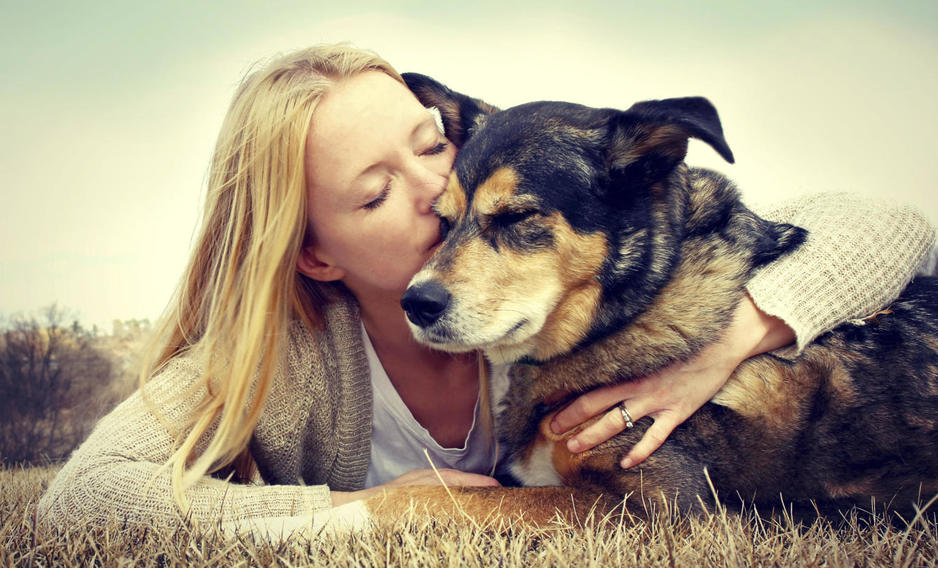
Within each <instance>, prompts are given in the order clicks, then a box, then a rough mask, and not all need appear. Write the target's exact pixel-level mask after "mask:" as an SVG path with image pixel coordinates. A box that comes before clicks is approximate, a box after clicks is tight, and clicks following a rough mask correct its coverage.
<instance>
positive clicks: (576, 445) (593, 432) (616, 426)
mask: <svg viewBox="0 0 938 568" xmlns="http://www.w3.org/2000/svg"><path fill="white" fill-rule="evenodd" d="M628 409H629V414H630V416H631V418H632V422H635V421H636V420H638V419H639V418H641V417H642V414H641V413H640V412H639V410H640V408H638V407H632V406H628ZM625 429H626V424H625V417H624V416H623V415H622V411H621V410H619V406H618V405H616V406H614V407H612V408H611V409H609V410H608V411H607V412H606V414H604V415H603V416H602V418H600V419H599V420H597V421H595V422H593V423H592V424H590V425H589V426H587V427H586V428H584V429H583V430H582V431H581V432H579V433H577V435H576V436H573V437H571V438H570V439H569V440H567V449H568V450H570V451H571V452H573V453H576V452H582V451H586V450H588V449H590V448H593V447H595V446H598V445H599V444H602V443H603V442H605V441H606V440H608V439H609V438H612V437H613V436H615V435H616V434H618V433H619V432H622V431H623V430H625Z"/></svg>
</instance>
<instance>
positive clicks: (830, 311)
mask: <svg viewBox="0 0 938 568" xmlns="http://www.w3.org/2000/svg"><path fill="white" fill-rule="evenodd" d="M753 209H755V210H756V211H757V212H758V213H759V214H760V215H762V216H763V217H765V218H766V219H769V220H772V221H776V222H784V223H791V224H793V225H797V226H799V227H803V228H805V229H807V230H808V232H809V234H808V238H807V241H806V242H805V243H804V244H803V245H802V246H801V247H799V248H798V249H797V250H795V251H794V252H792V253H791V254H788V255H786V256H783V257H782V258H780V259H778V260H776V261H774V262H772V263H771V264H769V265H767V266H765V267H764V268H762V269H761V270H760V271H759V272H758V273H757V274H756V275H755V276H754V277H753V279H752V280H751V281H750V282H749V284H748V285H747V291H748V292H749V295H750V296H751V297H752V299H753V301H754V302H755V304H756V306H758V307H759V309H761V310H762V311H764V312H766V313H768V314H770V315H773V316H776V317H778V318H781V319H782V320H784V321H785V323H786V324H788V325H789V327H791V328H792V329H793V330H794V332H795V337H796V340H797V342H796V346H795V348H794V349H792V348H788V349H784V350H779V351H776V353H777V354H779V355H782V356H794V355H797V354H798V353H800V352H801V350H803V349H804V348H805V346H806V345H807V344H808V343H810V342H811V341H812V340H814V338H815V337H817V336H818V335H820V334H822V333H825V332H826V331H829V330H831V329H833V328H834V327H836V326H837V325H839V324H841V323H844V322H846V321H850V320H853V319H857V318H863V317H866V316H868V315H870V314H873V313H875V312H876V311H877V310H879V309H881V308H882V307H883V306H885V305H887V304H889V303H890V302H892V301H893V300H895V299H896V297H898V295H899V293H900V292H901V291H902V290H903V289H904V288H905V286H906V285H907V284H908V283H909V281H910V280H911V279H912V277H913V276H914V275H915V273H916V271H917V270H918V269H919V267H920V266H921V265H922V264H923V262H924V261H925V260H926V256H927V254H928V252H929V249H930V248H931V247H932V246H933V245H934V241H935V230H934V228H933V227H932V226H931V225H930V224H929V223H928V221H927V220H926V219H925V217H924V216H923V215H922V214H921V213H920V212H919V211H918V210H917V209H915V208H914V207H911V206H908V205H903V204H896V203H894V202H887V201H883V200H877V199H871V198H863V197H859V196H856V195H851V194H819V195H811V196H805V197H800V198H796V199H793V200H790V201H786V202H783V203H780V204H776V205H773V206H771V207H768V208H763V207H759V208H756V207H754V208H753Z"/></svg>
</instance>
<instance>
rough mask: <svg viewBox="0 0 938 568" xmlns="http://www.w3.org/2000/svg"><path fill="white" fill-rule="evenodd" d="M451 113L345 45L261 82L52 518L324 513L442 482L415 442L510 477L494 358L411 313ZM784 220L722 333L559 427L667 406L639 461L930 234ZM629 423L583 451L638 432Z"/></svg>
mask: <svg viewBox="0 0 938 568" xmlns="http://www.w3.org/2000/svg"><path fill="white" fill-rule="evenodd" d="M435 125H436V122H435V121H434V118H433V115H432V114H431V113H429V112H427V110H426V109H424V108H423V107H421V106H420V104H419V103H418V102H417V100H416V99H415V98H414V97H413V95H411V94H410V92H409V91H408V90H407V89H406V87H405V86H404V85H403V82H402V81H401V79H400V77H399V75H398V74H397V73H396V72H395V71H394V70H393V69H392V68H391V67H390V66H389V65H388V64H387V63H386V62H384V61H383V60H381V59H380V58H378V57H376V56H374V55H373V54H371V53H368V52H363V51H359V50H356V49H352V48H349V47H347V46H326V47H318V48H312V49H308V50H304V51H301V52H297V53H294V54H290V55H287V56H285V57H282V58H280V59H277V60H275V61H273V62H271V63H270V64H269V65H267V66H266V67H265V68H263V69H259V70H257V71H255V72H254V73H252V74H250V75H249V76H248V77H246V78H245V80H244V81H243V83H242V85H241V87H240V89H239V90H238V92H237V94H236V95H235V97H234V101H233V102H232V105H231V108H230V109H229V111H228V114H227V117H226V119H225V122H224V125H223V127H222V131H221V133H220V135H219V138H218V143H217V147H216V151H215V156H214V159H213V163H212V170H211V175H210V179H209V186H208V195H207V203H206V207H205V217H204V221H203V226H202V232H201V234H200V236H199V238H198V240H197V243H196V247H195V249H194V251H193V253H192V257H191V259H190V262H189V266H188V268H187V271H186V274H185V275H184V277H183V280H182V283H181V285H180V288H179V290H178V292H177V295H176V298H175V299H174V301H173V303H172V305H171V311H170V312H169V313H168V316H167V317H166V318H165V319H164V321H163V322H162V325H161V328H160V330H159V332H160V333H159V334H158V337H157V339H156V341H157V342H158V343H157V345H156V349H155V351H154V353H155V355H154V357H152V359H151V361H150V362H149V364H148V366H147V369H146V371H145V376H146V377H150V376H152V379H150V380H149V381H148V382H147V383H146V384H145V385H144V386H143V387H142V388H141V389H140V391H138V392H137V393H136V394H134V395H133V396H131V398H129V399H128V400H127V401H125V402H124V403H123V404H121V405H120V406H119V407H118V408H117V409H115V410H114V411H113V412H112V413H111V414H109V415H108V416H107V417H105V418H104V419H103V420H102V421H101V422H100V423H99V424H98V426H97V428H96V429H95V431H94V432H93V433H92V435H91V436H90V437H89V439H88V440H87V441H86V442H85V444H83V445H82V446H81V447H80V448H79V449H78V450H76V451H75V453H74V454H73V455H72V457H71V459H70V460H69V462H68V463H67V464H66V465H65V466H64V467H63V469H62V470H61V472H60V473H59V474H58V476H57V477H56V479H55V480H54V481H53V483H52V485H51V486H50V487H49V490H48V491H47V493H46V494H45V496H44V497H43V499H42V500H41V502H40V510H41V512H42V513H43V514H44V515H46V517H47V519H49V520H51V521H52V522H53V523H55V524H57V525H65V524H66V523H68V522H72V521H75V520H81V519H83V520H90V521H102V520H106V519H108V518H110V517H111V516H112V515H116V516H117V517H118V518H121V519H127V520H129V521H132V522H147V523H152V522H172V521H175V520H178V519H180V518H182V517H181V516H180V515H186V516H188V518H190V519H192V520H194V521H197V522H200V521H201V522H213V521H221V522H227V521H244V522H250V521H252V520H257V519H264V518H271V517H290V516H295V517H301V518H303V517H305V518H308V517H309V514H310V513H311V512H312V511H316V510H320V509H326V508H329V507H332V506H333V505H337V504H341V503H344V502H347V501H349V500H352V499H356V498H360V497H362V496H364V495H366V494H367V493H368V492H370V491H374V490H375V489H376V488H377V487H387V486H393V485H407V484H427V483H436V482H437V479H436V477H435V476H434V475H433V474H432V472H429V471H428V470H427V469H425V468H426V463H425V458H424V457H423V455H422V453H419V452H412V451H402V450H400V449H399V448H400V447H401V446H400V445H399V444H400V443H403V444H404V445H405V446H406V445H407V444H410V445H411V447H419V446H420V445H425V446H427V447H428V448H429V449H430V450H431V453H432V454H433V455H434V456H435V458H434V460H435V463H444V464H451V465H454V466H457V467H458V468H459V469H465V470H468V471H466V472H460V471H456V470H453V469H447V470H445V471H444V473H443V478H444V479H445V481H446V482H447V483H450V484H455V485H493V484H495V483H496V482H495V481H494V480H493V479H492V478H490V477H488V476H486V475H484V474H486V473H488V472H489V471H491V468H492V466H493V465H494V464H493V463H492V462H493V460H494V455H493V450H492V444H491V432H490V431H488V430H486V428H485V427H484V422H485V421H484V420H480V418H484V416H483V415H484V412H481V411H480V409H479V407H478V406H479V405H478V404H477V402H478V401H479V399H480V396H479V390H480V386H479V385H480V382H479V380H478V371H479V366H478V362H477V358H476V357H475V356H464V355H460V356H454V355H449V354H443V353H438V352H434V351H431V350H428V349H426V348H424V347H422V346H419V345H417V344H415V343H414V342H413V341H412V340H411V339H410V335H409V333H408V331H407V327H406V324H405V321H404V316H403V313H402V311H401V308H400V305H399V300H400V296H401V293H402V292H403V290H404V288H405V286H406V284H407V282H408V281H409V279H410V277H411V276H412V275H413V274H414V273H415V272H416V271H417V269H418V268H419V267H420V266H421V264H422V263H423V262H424V261H425V260H426V259H427V258H428V257H429V255H430V254H431V252H432V251H433V248H434V246H435V245H436V244H437V242H438V241H439V221H438V219H437V218H436V216H435V215H434V213H433V211H432V208H431V206H432V203H433V200H434V199H435V198H436V196H437V195H438V194H439V193H440V192H441V191H442V189H443V187H444V184H445V180H446V178H447V175H448V174H449V171H450V168H451V166H452V162H453V158H454V156H455V152H456V149H455V148H454V147H453V146H452V144H450V143H449V142H448V141H447V140H446V138H445V137H444V134H443V133H442V132H441V131H440V130H439V129H438V128H437V127H436V126H435ZM770 216H774V217H783V218H784V220H786V221H788V222H792V223H795V224H798V225H802V226H805V227H806V228H808V229H809V230H811V231H812V237H811V239H810V240H809V242H808V244H807V245H805V246H804V247H802V249H800V250H799V251H797V252H796V253H794V254H793V255H791V256H789V257H786V258H784V259H782V260H780V261H778V262H776V263H775V264H773V265H772V266H770V267H768V269H766V270H764V271H763V272H762V273H761V274H760V275H759V276H758V277H757V278H756V279H755V280H754V281H753V283H752V284H751V285H750V287H749V292H750V295H751V299H750V300H747V301H744V302H743V303H742V304H741V305H740V306H739V307H738V308H737V314H736V315H737V318H736V323H735V324H734V326H733V327H732V329H731V330H730V332H729V333H728V334H727V336H726V337H724V338H723V339H722V340H721V342H720V343H719V344H717V345H715V346H714V347H712V348H711V349H708V350H707V351H706V352H704V353H702V354H701V355H700V356H699V357H697V358H696V359H694V360H693V361H690V362H688V363H685V364H683V365H680V366H676V367H673V368H670V369H668V370H667V371H665V372H663V373H661V374H659V375H657V376H653V377H647V378H645V379H643V380H641V381H638V382H636V383H632V384H628V385H621V386H616V387H609V388H605V389H602V390H599V391H596V392H594V393H590V394H587V395H584V396H583V397H581V398H580V399H578V400H577V401H576V402H574V403H573V404H572V405H571V406H570V407H569V408H568V409H567V410H566V411H565V412H562V413H560V414H559V415H558V417H557V420H556V423H555V424H554V428H555V429H556V430H558V431H562V430H564V429H566V428H569V427H570V426H572V425H575V424H577V423H579V422H582V421H584V420H585V419H586V418H588V417H590V416H593V415H595V414H598V413H599V412H602V411H604V410H605V409H608V408H610V407H611V406H613V405H614V404H617V403H618V402H620V401H623V400H624V401H627V403H628V406H629V409H630V411H631V413H632V416H633V418H634V419H636V420H637V419H639V418H640V417H643V416H651V417H653V418H654V419H655V425H654V427H653V428H651V429H650V430H649V432H648V434H647V435H646V438H645V439H644V440H643V441H642V442H641V443H640V444H639V445H638V446H636V447H635V448H634V449H633V450H632V451H631V452H630V453H629V455H628V456H627V457H626V458H625V459H626V462H625V463H624V464H623V465H625V466H631V465H634V464H635V463H638V462H639V461H640V460H642V459H644V457H646V456H647V455H649V454H650V453H651V451H653V450H654V449H655V448H656V447H657V446H658V445H660V443H661V442H662V441H663V440H664V438H665V437H666V436H667V435H668V434H669V433H670V431H671V430H672V429H673V428H674V427H675V426H676V425H677V424H679V423H680V422H681V421H683V420H684V419H685V418H686V417H687V416H689V415H690V414H691V413H692V412H693V411H694V410H696V409H697V408H698V407H699V406H701V405H702V404H703V403H704V402H706V401H707V400H708V399H709V398H710V397H711V396H712V395H713V394H714V393H715V392H716V391H717V390H719V388H720V387H721V386H722V384H723V383H724V382H725V380H726V378H727V376H728V375H729V374H730V373H731V372H732V370H733V369H734V368H735V366H736V365H737V364H738V363H739V362H740V361H742V360H743V359H745V358H746V357H748V356H751V355H753V354H756V353H763V352H766V351H769V350H772V349H776V348H779V347H782V346H784V345H787V344H789V343H791V342H792V341H793V340H795V339H797V346H796V347H795V348H794V349H792V351H797V349H799V348H800V347H802V346H804V345H805V344H806V343H808V342H809V341H810V340H811V339H813V338H814V337H815V336H816V335H817V334H818V333H820V332H822V331H824V330H825V329H829V328H830V327H832V326H833V325H835V324H837V323H839V322H842V321H845V320H846V319H848V318H854V317H862V316H863V315H866V314H868V313H871V312H874V311H875V310H876V309H878V308H879V307H880V306H881V305H883V304H885V303H887V302H889V301H891V300H892V299H893V298H894V297H895V295H896V294H897V293H898V291H899V290H901V288H902V287H903V286H904V285H905V284H906V283H907V281H908V280H909V278H910V277H911V276H912V274H913V272H914V270H915V268H916V267H917V266H918V264H919V263H920V261H921V259H922V258H923V256H924V253H925V251H926V250H927V248H928V247H929V246H930V245H931V240H932V238H933V236H932V229H931V228H930V227H929V226H928V224H927V223H925V222H924V221H923V220H922V218H921V217H920V216H918V215H917V214H915V213H914V212H912V211H910V210H908V209H903V208H896V207H893V208H885V209H884V208H881V207H878V206H874V205H871V204H856V203H852V202H850V201H848V200H847V199H846V198H843V197H840V198H830V197H820V198H813V200H804V201H802V202H800V204H796V205H795V206H792V207H790V208H787V209H786V208H783V209H778V210H777V211H776V212H775V213H774V214H771V215H770ZM756 305H758V306H759V307H760V308H761V309H758V308H756ZM501 371H503V370H501ZM493 372H494V373H495V374H498V372H499V370H497V369H496V370H493ZM402 408H403V409H404V411H403V413H402V412H401V409H402ZM618 416H620V415H619V413H618V412H609V413H607V414H606V416H605V417H604V418H603V419H602V420H599V421H597V422H596V423H595V424H594V425H593V426H592V427H591V428H589V429H587V430H585V431H583V432H582V433H581V434H580V435H578V436H577V438H576V439H575V440H576V441H574V442H571V446H572V447H571V449H573V450H574V451H581V450H582V449H584V448H586V447H590V446H591V445H594V444H596V443H598V442H600V441H602V440H604V439H606V438H608V437H609V436H611V435H614V434H615V433H617V432H618V431H620V430H621V429H622V428H623V427H624V424H623V423H622V421H621V417H618ZM393 428H397V429H396V430H394V431H393V432H391V431H390V430H389V429H393ZM389 432H390V434H389ZM436 460H440V461H436ZM389 463H390V464H392V466H393V467H387V464H389ZM404 471H406V472H407V473H404V474H403V475H399V474H400V473H401V472H404ZM210 474H214V476H212V475H210ZM227 475H235V476H236V477H237V478H238V479H241V480H254V481H261V480H262V481H263V482H264V483H265V484H264V485H258V484H234V483H229V482H227V481H226V480H224V479H219V477H224V476H227Z"/></svg>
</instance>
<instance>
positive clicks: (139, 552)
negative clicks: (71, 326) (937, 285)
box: [0, 468, 938, 568]
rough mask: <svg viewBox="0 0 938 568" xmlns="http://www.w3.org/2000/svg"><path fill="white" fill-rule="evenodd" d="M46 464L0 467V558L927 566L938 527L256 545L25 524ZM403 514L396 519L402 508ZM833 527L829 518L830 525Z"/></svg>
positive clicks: (402, 537) (697, 525)
mask: <svg viewBox="0 0 938 568" xmlns="http://www.w3.org/2000/svg"><path fill="white" fill-rule="evenodd" d="M54 473H55V469H54V468H52V469H50V468H31V469H4V470H0V487H2V490H0V500H2V505H0V544H2V553H0V565H3V566H19V565H30V566H88V565H100V566H137V565H139V566H160V567H163V566H336V567H342V566H598V567H602V568H609V567H612V566H627V565H638V566H851V567H852V566H890V567H892V566H938V523H936V522H935V521H934V520H931V521H926V520H923V519H916V520H914V521H910V522H909V523H908V524H906V525H905V526H904V527H903V526H895V525H893V524H889V523H888V522H886V521H885V520H884V519H883V518H882V517H869V516H860V517H857V516H856V515H854V516H850V517H846V518H845V519H841V520H838V521H837V522H836V523H832V522H831V521H824V520H822V521H815V522H810V523H799V522H797V521H794V520H792V519H791V518H790V517H786V516H782V517H781V518H778V519H764V518H760V517H759V516H757V515H755V514H752V513H742V514H736V513H728V512H725V511H718V512H717V513H715V514H713V515H709V516H705V517H702V518H693V519H669V518H667V516H664V515H663V516H661V517H660V518H657V519H656V520H654V521H651V522H648V523H643V522H638V523H622V524H620V525H618V526H613V527H609V528H594V529H571V528H560V527H558V528H556V529H552V530H540V531H537V530H533V529H515V530H512V531H509V532H508V533H507V534H496V533H493V532H490V531H479V530H475V529H471V528H469V527H468V526H466V525H464V524H460V523H458V522H451V523H446V524H422V525H421V524H418V523H415V522H413V521H406V520H404V521H401V522H399V523H397V524H396V525H395V526H393V527H388V528H384V529H379V530H375V531H374V532H372V533H370V534H365V535H355V536H345V537H322V538H320V539H318V540H313V541H309V540H306V539H299V538H297V539H293V540H290V541H288V542H285V543H277V544H271V543H266V542H255V541H254V540H253V539H250V538H241V539H226V538H224V537H221V536H219V535H217V534H212V535H200V534H195V533H194V532H192V531H189V530H187V529H182V528H179V529H175V530H163V531H159V530H153V529H147V528H134V529H131V528H126V527H122V526H121V525H120V524H118V523H115V524H113V525H110V526H105V527H96V528H93V529H78V528H73V529H68V530H64V531H62V532H61V533H60V534H56V535H43V534H42V533H40V532H39V531H37V530H36V521H35V518H34V517H35V503H36V501H37V500H38V498H39V496H40V495H41V493H42V491H43V490H44V488H45V487H46V485H47V484H48V482H49V480H50V479H51V477H52V475H54ZM405 517H406V515H405ZM835 524H836V525H837V526H834V525H835Z"/></svg>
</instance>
